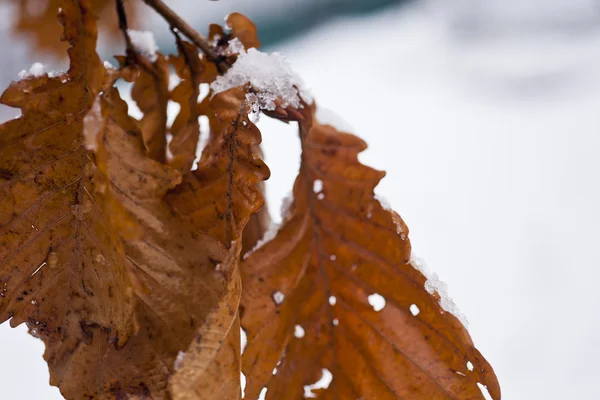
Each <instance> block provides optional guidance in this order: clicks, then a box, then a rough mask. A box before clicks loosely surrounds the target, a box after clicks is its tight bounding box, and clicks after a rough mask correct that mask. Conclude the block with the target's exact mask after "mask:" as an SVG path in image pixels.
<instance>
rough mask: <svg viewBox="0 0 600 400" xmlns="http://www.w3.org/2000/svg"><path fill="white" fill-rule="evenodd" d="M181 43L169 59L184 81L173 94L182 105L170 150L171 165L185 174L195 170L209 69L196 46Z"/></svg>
mask: <svg viewBox="0 0 600 400" xmlns="http://www.w3.org/2000/svg"><path fill="white" fill-rule="evenodd" d="M177 44H178V45H177V47H178V50H179V54H178V55H177V56H171V57H169V62H170V63H171V64H172V65H173V67H174V68H175V72H176V73H177V76H178V77H179V78H180V79H181V81H180V82H179V84H178V85H177V86H176V87H175V88H174V89H173V90H172V91H171V94H170V96H171V100H173V101H175V102H176V103H178V104H179V113H178V114H177V116H176V117H175V120H174V121H173V125H172V126H171V129H170V133H171V135H172V137H173V138H172V140H171V143H169V151H170V153H171V154H172V156H173V159H172V160H171V161H170V165H172V166H173V167H174V168H176V169H178V170H180V171H182V172H185V171H189V170H190V169H191V168H192V164H193V163H194V160H195V159H196V149H197V147H198V142H199V139H200V124H199V121H198V118H199V117H200V114H199V112H198V107H197V104H198V96H200V84H201V83H202V78H203V72H204V70H205V69H204V65H203V62H202V60H200V57H198V50H197V49H196V46H194V45H193V44H191V43H189V42H187V41H183V40H178V41H177Z"/></svg>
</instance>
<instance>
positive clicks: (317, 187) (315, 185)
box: [313, 179, 323, 193]
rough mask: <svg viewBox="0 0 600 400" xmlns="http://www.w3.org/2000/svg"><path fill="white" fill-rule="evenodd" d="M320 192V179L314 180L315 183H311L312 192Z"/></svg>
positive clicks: (321, 183) (321, 187)
mask: <svg viewBox="0 0 600 400" xmlns="http://www.w3.org/2000/svg"><path fill="white" fill-rule="evenodd" d="M322 190H323V181H322V180H320V179H315V181H314V182H313V192H315V193H321V191H322Z"/></svg>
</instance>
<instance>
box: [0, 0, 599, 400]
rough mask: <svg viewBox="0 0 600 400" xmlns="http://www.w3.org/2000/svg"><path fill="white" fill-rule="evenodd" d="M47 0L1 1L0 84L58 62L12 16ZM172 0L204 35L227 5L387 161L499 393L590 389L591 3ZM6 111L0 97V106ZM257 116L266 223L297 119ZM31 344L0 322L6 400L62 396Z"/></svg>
mask: <svg viewBox="0 0 600 400" xmlns="http://www.w3.org/2000/svg"><path fill="white" fill-rule="evenodd" d="M54 3H55V1H53V0H43V1H42V0H28V1H7V0H4V1H2V0H0V13H1V15H2V18H0V31H1V32H0V49H1V50H2V54H3V57H2V58H0V86H1V87H6V86H7V85H8V84H9V82H10V81H11V80H13V79H17V77H18V72H19V71H20V70H22V69H28V68H29V66H30V65H31V64H32V63H33V62H35V61H41V62H43V63H44V64H46V65H47V66H48V68H49V70H52V69H64V68H66V64H65V61H64V60H61V59H58V58H56V56H55V55H53V53H52V52H51V51H48V48H50V47H51V46H49V45H48V43H46V42H48V41H49V40H50V39H49V38H51V35H50V33H48V34H44V35H37V36H36V35H35V34H31V33H30V32H28V30H27V26H26V25H27V24H24V23H23V18H21V17H22V15H23V13H24V12H25V13H28V14H27V15H28V16H29V18H30V19H29V21H31V18H34V17H36V18H39V21H37V22H35V23H37V24H47V25H44V26H48V27H49V28H48V29H49V32H50V31H52V29H54V30H56V29H57V25H53V24H55V23H54V22H52V21H50V20H47V19H45V18H46V12H47V8H51V6H52V4H54ZM108 3H111V2H108ZM129 3H136V4H130V5H132V6H135V7H134V8H135V10H133V11H132V19H133V15H135V22H132V25H134V27H136V28H138V29H147V30H152V31H153V32H155V34H156V38H157V42H158V44H159V47H160V48H161V50H163V51H165V52H168V51H171V50H173V47H174V46H173V43H172V36H171V35H170V33H169V31H168V29H167V28H168V27H167V26H166V24H165V23H164V22H163V21H162V20H161V19H160V18H158V17H157V16H155V15H153V14H152V13H151V12H149V10H147V9H146V8H145V7H144V6H143V4H142V2H141V0H140V1H134V0H129ZM168 4H169V5H171V6H172V7H173V8H174V9H175V10H176V11H178V12H179V13H180V15H182V16H184V17H185V18H186V19H187V20H188V21H190V22H191V23H192V25H194V26H195V27H197V28H198V29H199V30H203V31H205V30H206V27H207V26H208V23H210V22H218V23H221V22H222V21H223V17H224V16H225V15H227V14H228V13H230V12H232V11H239V12H242V13H245V14H246V15H248V16H249V17H251V18H252V19H253V20H254V21H255V22H256V24H257V26H258V28H259V36H260V38H261V39H262V41H263V45H264V48H265V49H266V50H267V51H274V50H276V51H279V52H281V53H283V54H284V55H286V56H287V57H288V58H289V60H290V61H291V63H292V65H293V67H294V68H295V70H296V71H297V72H298V73H299V75H300V76H301V77H302V78H303V79H304V81H305V82H306V85H307V86H308V87H309V88H310V89H311V90H312V93H313V95H314V97H315V98H316V100H317V103H318V104H319V105H320V106H321V107H324V108H327V109H330V110H332V112H329V113H328V114H329V115H330V116H332V115H335V114H337V115H339V116H340V117H341V118H343V119H344V120H345V121H346V126H348V127H349V129H350V130H351V131H352V132H354V133H356V134H358V135H359V136H361V137H363V138H364V139H365V140H366V141H367V142H368V143H369V146H370V147H369V149H368V150H367V151H366V152H364V153H363V154H362V155H361V160H362V161H363V162H364V163H366V164H369V165H371V166H374V167H376V168H379V169H384V170H386V171H387V172H388V174H387V177H386V178H385V179H384V180H383V182H382V183H381V185H380V186H379V187H378V193H380V194H381V195H382V196H384V197H386V198H387V199H388V201H389V202H390V203H391V205H392V207H393V208H394V209H395V210H397V211H398V212H399V213H400V214H401V215H402V217H403V218H404V219H405V221H406V223H407V224H408V226H409V227H410V229H411V238H412V243H413V248H414V251H415V252H416V254H417V255H418V256H420V257H421V258H423V259H424V260H425V261H426V263H427V264H428V266H429V269H430V270H433V271H435V272H437V273H438V274H439V275H440V277H441V278H442V279H443V280H444V281H446V283H447V284H448V286H449V291H450V294H451V295H452V297H453V298H454V300H455V302H456V303H457V305H458V306H459V307H460V309H461V311H462V312H463V313H464V314H466V316H467V318H468V319H469V321H470V325H469V331H470V333H471V336H472V337H473V340H474V342H475V344H476V346H477V347H478V348H479V350H481V352H482V353H483V354H484V355H485V357H486V358H487V359H488V360H489V361H490V363H491V364H492V366H493V367H494V369H495V371H496V373H497V375H498V378H499V380H500V384H501V386H502V390H503V398H504V399H507V400H531V399H543V400H564V399H577V400H578V399H600V385H598V384H597V383H596V382H595V379H597V377H598V376H599V374H600V367H599V366H598V362H597V360H598V359H599V358H600V346H599V345H598V344H597V338H598V337H599V336H600V312H599V311H598V306H600V290H598V288H597V286H598V285H597V284H596V282H597V281H598V280H599V279H600V272H599V271H598V267H599V266H600V252H599V251H598V248H597V246H598V239H599V238H600V235H599V234H598V227H599V226H600V207H599V205H600V190H599V188H598V182H599V179H598V175H599V171H600V157H599V153H600V135H599V133H600V1H599V0H437V1H434V0H429V1H426V0H421V1H394V0H221V1H218V2H213V1H207V0H170V1H168ZM112 11H113V10H112V5H111V7H108V10H105V11H104V12H106V13H107V14H106V15H108V14H112ZM50 15H52V13H51V14H50ZM103 15H104V14H103ZM106 18H110V17H108V16H107V17H106ZM48 21H50V22H48ZM115 38H117V39H116V40H115ZM118 39H119V36H118V32H115V29H114V26H112V27H111V25H110V24H109V25H107V27H106V29H105V30H104V31H103V33H102V41H101V53H102V56H103V58H104V59H109V58H110V56H111V55H112V54H115V53H121V52H122V49H123V44H122V43H121V42H120V41H119V40H118ZM36 48H37V49H46V52H45V53H44V54H39V53H38V54H35V55H32V49H36ZM15 115H18V112H17V111H15V110H12V109H9V108H7V107H3V108H0V119H2V120H5V119H8V118H12V117H14V116H15ZM333 118H338V117H333ZM260 127H261V129H262V132H263V139H264V149H265V153H266V161H267V164H268V165H269V166H270V167H271V170H272V173H273V176H272V178H271V180H269V182H268V184H267V188H268V189H267V197H268V201H269V202H270V209H271V213H272V214H273V219H274V220H275V221H278V220H280V216H279V215H278V210H279V205H280V204H281V200H282V198H283V197H284V196H285V195H286V194H287V193H288V192H289V191H290V190H291V185H292V181H293V179H294V177H295V175H296V173H297V171H298V166H299V143H298V141H297V139H296V132H295V130H294V128H293V127H288V126H285V125H283V124H281V123H277V122H273V121H269V120H267V119H266V118H263V119H262V120H261V122H260ZM42 352H43V345H42V343H41V342H40V341H38V340H37V339H34V338H33V337H29V336H28V335H27V334H26V329H25V328H24V327H20V328H18V329H10V328H9V326H8V324H4V325H2V326H0V392H1V394H0V398H1V399H7V400H13V399H16V400H20V399H41V400H46V399H60V398H61V396H60V394H59V393H58V390H57V389H55V388H52V387H50V386H49V385H48V371H47V368H46V365H45V363H44V361H43V359H42ZM367 400H370V399H367Z"/></svg>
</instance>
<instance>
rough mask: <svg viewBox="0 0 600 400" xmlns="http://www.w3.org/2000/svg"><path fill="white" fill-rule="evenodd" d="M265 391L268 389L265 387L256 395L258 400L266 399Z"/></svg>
mask: <svg viewBox="0 0 600 400" xmlns="http://www.w3.org/2000/svg"><path fill="white" fill-rule="evenodd" d="M267 390H268V389H267V388H266V387H264V388H262V390H261V391H260V394H259V395H258V400H265V398H266V397H267Z"/></svg>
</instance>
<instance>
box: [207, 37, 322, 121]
mask: <svg viewBox="0 0 600 400" xmlns="http://www.w3.org/2000/svg"><path fill="white" fill-rule="evenodd" d="M230 46H231V44H230ZM233 47H234V48H235V50H240V54H239V56H238V59H237V61H236V62H235V64H233V66H232V67H231V68H230V69H229V70H228V71H227V72H226V73H225V75H223V76H219V77H217V79H216V80H215V81H214V82H213V83H212V84H211V85H210V87H211V88H212V89H213V91H214V93H215V94H217V93H221V92H225V91H227V90H229V89H232V88H235V87H238V86H242V85H245V84H250V85H251V86H252V89H254V91H255V92H256V93H249V94H248V96H246V99H247V100H248V101H249V102H251V103H252V114H255V116H256V117H257V116H258V112H259V111H261V110H274V109H275V107H276V106H275V101H276V100H279V101H280V102H281V106H282V107H284V108H285V107H288V106H292V107H295V108H301V107H302V101H301V100H304V101H305V102H307V103H311V102H312V98H311V96H310V94H309V93H308V92H307V91H306V90H305V89H304V83H303V82H302V79H300V77H299V76H298V75H297V74H296V73H295V72H294V71H293V70H292V68H291V66H290V64H289V62H288V61H287V59H286V58H285V57H283V56H282V55H281V54H279V53H263V52H260V51H258V50H256V49H254V48H252V49H249V50H248V51H247V52H246V51H245V50H243V49H240V48H239V46H237V45H236V44H235V43H234V44H233Z"/></svg>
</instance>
